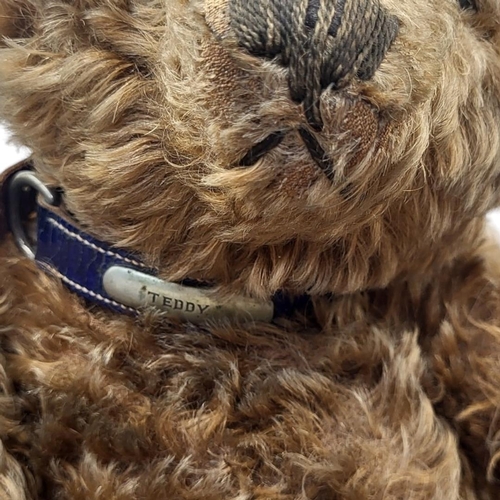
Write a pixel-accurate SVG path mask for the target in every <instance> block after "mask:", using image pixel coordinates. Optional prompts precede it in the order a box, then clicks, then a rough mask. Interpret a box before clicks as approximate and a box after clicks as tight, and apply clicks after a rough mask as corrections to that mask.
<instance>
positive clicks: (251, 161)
mask: <svg viewBox="0 0 500 500" xmlns="http://www.w3.org/2000/svg"><path fill="white" fill-rule="evenodd" d="M298 132H299V134H300V137H301V138H302V140H303V141H304V144H305V146H306V147H307V149H308V150H309V153H310V154H311V157H312V159H313V160H314V162H315V163H316V164H317V165H318V166H319V168H321V170H322V171H323V173H324V174H325V175H326V176H327V177H328V179H329V180H330V181H332V182H333V180H334V177H335V172H334V167H333V162H332V160H331V159H330V158H329V157H328V154H327V153H326V151H325V150H324V149H323V148H322V146H321V145H320V143H319V142H318V140H317V139H316V137H314V135H313V134H312V133H311V132H309V130H307V129H306V128H305V127H299V129H298ZM285 136H286V132H283V131H278V132H274V133H272V134H271V135H269V136H267V137H266V138H265V139H264V140H263V141H261V142H259V143H257V144H256V145H255V146H253V147H252V149H250V151H249V152H248V153H247V154H246V155H245V156H244V157H243V158H242V159H241V160H240V162H239V166H240V167H251V166H252V165H255V164H256V163H257V161H259V160H260V159H261V158H263V157H264V156H265V155H266V154H267V153H269V152H270V151H271V150H273V149H274V148H276V147H278V146H279V145H280V144H281V143H282V142H283V139H284V138H285Z"/></svg>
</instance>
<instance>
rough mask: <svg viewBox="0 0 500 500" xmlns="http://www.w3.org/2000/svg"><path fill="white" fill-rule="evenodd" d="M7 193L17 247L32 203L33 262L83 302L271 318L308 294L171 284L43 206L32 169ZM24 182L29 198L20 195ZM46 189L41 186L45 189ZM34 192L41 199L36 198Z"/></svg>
mask: <svg viewBox="0 0 500 500" xmlns="http://www.w3.org/2000/svg"><path fill="white" fill-rule="evenodd" d="M12 178H13V182H11V185H12V186H13V188H12V189H9V190H8V191H9V193H10V196H9V198H8V201H7V204H8V207H7V208H8V212H9V217H8V219H9V222H10V223H11V224H10V226H11V230H12V232H13V233H14V237H15V239H16V241H17V242H18V243H21V244H20V246H21V247H23V246H24V247H27V249H28V252H25V253H28V255H29V254H30V248H29V245H28V244H27V243H26V241H24V240H26V239H27V238H26V236H25V234H24V229H23V228H22V227H21V226H22V220H21V211H22V208H23V209H24V211H25V212H27V210H26V205H27V204H30V203H31V204H32V205H33V206H32V207H31V209H35V207H36V212H37V232H36V239H37V241H36V245H35V247H36V250H33V255H32V257H34V260H35V261H36V262H37V264H38V265H39V266H40V267H41V268H43V269H44V270H46V271H47V272H49V273H50V274H52V275H54V276H56V277H57V278H59V279H60V280H61V281H62V282H63V283H64V284H65V285H66V287H68V288H69V289H70V290H72V291H73V292H75V293H76V294H78V295H79V296H81V297H83V298H84V299H85V300H86V301H88V302H90V303H94V304H98V305H100V306H103V307H105V308H107V309H111V310H112V311H115V312H118V313H125V314H131V315H138V314H140V313H141V312H143V311H144V310H147V309H148V308H150V307H152V308H156V309H161V310H162V311H163V312H164V314H165V315H166V316H167V317H175V318H179V319H181V320H186V321H191V322H198V323H199V322H204V321H210V320H218V319H223V320H224V319H235V320H240V321H241V320H243V321H245V320H251V321H268V322H269V321H273V320H275V319H277V318H279V317H288V316H291V315H292V314H293V313H294V312H295V311H296V310H297V309H299V310H301V311H305V309H306V306H307V303H308V302H309V297H308V296H300V297H297V298H289V297H287V296H286V295H285V294H283V293H278V294H276V295H275V296H274V297H272V299H270V300H269V301H256V300H253V299H251V298H248V297H232V298H228V299H219V298H217V295H216V293H214V291H213V290H211V289H209V288H208V287H206V286H204V285H203V284H200V283H197V282H193V281H185V282H182V283H170V282H166V281H164V280H162V279H160V278H158V276H157V275H158V273H157V270H155V269H151V268H149V267H147V266H145V265H144V264H143V263H142V262H141V261H140V259H139V258H137V257H136V256H135V255H132V254H131V253H129V252H127V251H124V250H121V249H117V248H114V247H112V246H110V245H109V244H107V243H104V242H102V241H99V240H98V239H96V238H94V237H92V236H90V235H89V234H88V233H86V232H85V231H83V230H82V229H81V228H80V227H79V226H78V224H77V223H75V222H74V221H73V220H72V218H70V217H68V216H66V215H65V214H64V213H63V212H62V211H60V210H59V209H57V208H55V207H51V206H48V205H47V201H50V202H51V203H53V204H54V200H55V198H54V197H51V196H50V193H46V192H45V191H44V190H43V189H44V186H43V185H42V184H41V183H40V181H38V179H37V178H36V175H35V174H33V173H32V172H26V171H24V172H21V173H16V174H14V175H13V176H12ZM27 186H29V188H30V189H31V192H32V196H31V198H30V199H31V202H30V203H27V200H26V199H25V200H22V201H21V199H20V198H19V196H20V195H19V193H21V191H23V192H25V191H26V187H27ZM45 189H46V188H45ZM36 192H38V194H40V193H41V194H42V198H44V200H45V203H37V202H36Z"/></svg>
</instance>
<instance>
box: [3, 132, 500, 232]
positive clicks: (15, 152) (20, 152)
mask: <svg viewBox="0 0 500 500" xmlns="http://www.w3.org/2000/svg"><path fill="white" fill-rule="evenodd" d="M9 137H10V136H9V133H8V131H7V130H6V129H5V127H3V126H2V125H0V172H2V171H3V170H5V169H6V168H7V167H10V166H11V165H14V163H17V162H18V161H20V160H22V159H23V158H26V157H27V156H28V155H29V151H27V150H26V149H24V148H18V147H16V146H15V145H14V144H12V143H10V142H9ZM488 220H489V222H490V224H491V225H492V226H493V227H494V228H495V229H496V230H497V231H498V234H499V241H500V209H497V210H495V211H493V212H491V213H490V214H489V215H488Z"/></svg>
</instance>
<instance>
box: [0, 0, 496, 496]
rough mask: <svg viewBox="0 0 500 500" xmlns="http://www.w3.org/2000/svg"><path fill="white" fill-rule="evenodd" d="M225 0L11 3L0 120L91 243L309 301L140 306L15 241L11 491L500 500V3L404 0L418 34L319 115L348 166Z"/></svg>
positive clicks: (0, 483)
mask: <svg viewBox="0 0 500 500" xmlns="http://www.w3.org/2000/svg"><path fill="white" fill-rule="evenodd" d="M373 1H375V0H373ZM230 3H231V2H230V0H207V1H206V2H203V1H201V0H51V1H47V0H1V3H0V31H1V32H2V33H3V34H4V37H3V39H2V42H1V44H2V45H1V48H0V115H1V116H2V117H3V118H4V119H5V120H8V122H9V123H10V126H11V129H12V131H13V132H14V133H15V135H16V137H17V138H18V140H19V141H20V142H21V143H22V144H24V145H26V146H28V147H30V148H31V149H32V150H33V153H34V161H35V165H36V167H37V170H38V171H39V172H40V174H41V175H42V176H43V178H44V179H45V181H46V182H47V183H48V184H50V185H53V186H57V187H61V188H63V189H64V198H65V203H66V205H67V207H68V209H69V210H70V211H71V213H73V214H74V216H75V218H77V219H78V221H79V222H80V223H81V224H82V225H84V226H85V227H86V228H87V229H88V231H89V232H90V233H92V234H93V235H95V236H97V237H99V238H101V239H103V240H105V241H108V242H110V243H112V244H115V245H119V246H121V247H124V248H127V249H129V250H131V251H134V252H136V253H138V254H139V255H140V256H141V257H142V258H143V259H144V261H145V262H147V263H148V264H151V265H153V266H156V267H158V268H159V269H160V272H161V275H162V276H163V277H165V278H168V279H171V280H178V279H182V278H186V277H189V278H191V279H202V280H205V281H210V282H213V283H214V284H216V285H217V286H218V288H219V293H221V294H232V293H235V292H237V293H245V294H248V295H251V296H254V297H269V295H270V294H272V293H274V292H276V291H277V290H284V291H286V292H287V293H289V294H302V293H306V292H307V293H309V294H310V295H311V304H310V307H309V308H308V309H307V310H305V311H296V314H295V315H294V316H293V317H292V318H289V319H287V320H281V321H279V322H278V323H276V324H269V325H268V324H250V325H249V324H246V325H237V324H227V323H219V324H207V325H204V326H201V327H195V326H192V325H187V324H182V323H176V322H171V321H168V320H167V319H166V318H164V317H163V316H162V315H161V314H160V313H154V312H151V311H150V312H146V313H145V314H144V315H143V316H141V318H140V319H138V320H134V319H131V318H126V317H120V316H117V315H114V314H111V313H109V312H106V311H103V310H100V309H98V308H96V307H92V306H89V305H88V304H85V303H83V302H81V301H80V300H78V299H77V298H76V297H75V296H73V295H72V294H71V293H70V292H68V290H66V289H65V288H64V287H63V286H62V285H61V284H60V283H59V282H58V281H57V280H56V279H54V278H52V277H50V276H47V275H45V274H44V273H43V272H41V271H40V270H39V269H37V268H36V267H35V266H34V265H33V264H31V263H30V262H28V261H27V260H26V259H23V258H21V257H20V256H19V254H18V252H17V250H16V249H15V247H14V245H13V243H12V241H10V239H8V238H7V239H6V240H5V241H3V242H2V244H1V246H0V350H1V353H2V354H1V357H0V365H1V369H0V381H1V385H0V389H1V401H0V438H1V440H2V444H1V447H0V496H2V497H3V498H8V499H13V500H35V499H55V500H59V499H102V500H108V499H131V500H132V499H202V498H203V499H214V500H215V499H221V498H224V499H234V500H236V499H238V500H244V499H248V500H250V499H253V500H257V499H262V500H264V499H271V500H282V499H283V500H284V499H302V500H306V499H315V500H327V499H329V500H330V499H331V500H334V499H335V500H337V499H342V500H344V499H345V500H364V499H366V500H368V499H370V500H378V499H384V500H393V499H394V500H396V499H411V500H414V499H415V500H416V499H422V500H424V499H425V500H431V499H435V500H443V499H444V500H483V499H492V500H493V499H496V498H499V496H500V486H499V483H498V481H499V480H500V468H499V467H500V466H499V460H500V420H499V417H498V408H499V405H500V370H499V365H500V259H499V257H498V249H497V248H496V247H494V246H493V244H490V243H489V239H488V236H487V235H486V234H485V233H484V220H483V219H484V214H485V213H486V211H487V210H489V209H490V208H492V207H494V206H496V205H497V204H498V197H499V193H500V189H499V188H500V186H499V180H500V177H499V176H500V130H499V124H500V4H498V2H497V1H496V0H480V1H478V2H477V3H478V11H477V12H475V11H474V10H472V9H471V10H468V11H464V10H463V9H461V8H460V6H459V2H458V1H456V2H455V0H420V1H419V2H417V4H418V5H416V2H414V1H411V0H381V2H380V3H381V4H382V6H383V7H384V9H386V10H387V11H388V12H389V13H390V14H391V15H393V16H395V17H396V18H397V19H398V22H399V34H398V37H397V38H396V40H395V42H394V43H393V44H392V46H391V48H390V50H389V52H388V53H387V56H386V57H385V59H384V61H383V62H382V65H381V66H380V68H379V69H378V71H377V72H376V73H375V76H374V77H373V78H372V79H370V80H368V81H361V80H356V79H355V80H353V81H352V82H350V83H349V84H348V85H347V86H345V87H343V88H342V89H339V90H333V89H331V88H330V89H327V90H326V91H325V92H324V93H323V94H322V96H321V102H320V110H321V115H322V118H323V129H322V130H321V131H310V133H311V134H313V135H314V137H315V141H316V142H317V143H318V144H319V145H320V147H321V148H322V150H323V151H324V152H325V154H326V156H327V157H328V159H329V161H331V162H332V164H333V165H334V169H335V176H334V177H333V180H331V179H329V178H328V177H327V176H325V175H323V173H322V171H321V169H319V168H318V165H317V164H316V163H315V161H314V159H313V158H312V157H311V154H310V152H309V151H308V148H307V147H306V145H305V143H304V137H303V136H301V133H300V130H301V128H302V127H307V121H306V119H305V113H304V109H303V107H302V106H300V105H299V104H297V103H295V102H293V101H292V100H291V99H290V90H289V87H288V72H287V69H286V68H284V67H282V66H281V65H280V64H279V61H277V60H266V59H263V58H259V57H256V56H252V55H250V54H248V53H246V52H245V51H244V50H243V49H241V48H239V47H238V44H237V43H236V40H235V37H234V34H233V33H232V30H231V26H230V23H229V17H228V14H227V9H228V8H230ZM233 22H234V20H233ZM277 131H279V132H282V133H283V134H284V139H283V141H282V142H281V143H280V144H279V145H278V146H277V147H275V148H274V149H273V150H272V151H270V152H269V153H268V154H266V155H265V156H263V157H262V158H261V159H259V160H258V161H257V162H256V163H255V164H254V165H252V166H249V167H248V166H245V167H242V166H239V163H240V161H241V159H242V158H244V157H245V155H246V154H247V153H248V151H249V150H251V149H252V148H253V147H254V146H255V145H256V144H258V143H260V142H261V141H263V140H265V139H266V138H267V137H269V136H270V135H271V134H273V133H276V132H277Z"/></svg>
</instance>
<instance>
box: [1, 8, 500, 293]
mask: <svg viewBox="0 0 500 500" xmlns="http://www.w3.org/2000/svg"><path fill="white" fill-rule="evenodd" d="M2 18H3V19H4V20H7V21H8V22H1V21H0V22H1V24H0V29H1V30H2V31H3V32H4V34H5V38H4V40H3V42H2V43H3V48H2V49H1V51H0V96H1V97H0V101H1V106H0V107H1V116H2V117H3V118H4V119H5V120H7V121H8V122H9V124H10V127H11V130H12V131H13V132H14V134H15V136H16V137H17V138H18V140H19V141H20V142H21V143H23V144H24V145H26V146H28V147H29V148H31V150H32V151H33V158H34V163H35V166H36V168H37V170H38V171H39V172H40V175H41V176H42V178H43V179H44V180H45V181H46V182H47V183H48V184H49V185H51V186H56V187H59V188H61V189H62V190H63V191H64V201H65V204H66V206H67V208H68V210H69V211H70V212H71V213H72V214H73V216H74V217H75V219H76V220H78V221H79V222H80V224H81V225H82V226H84V227H85V228H86V229H87V231H88V232H89V233H91V234H93V235H95V236H96V237H98V238H100V239H102V240H104V241H106V242H109V243H111V244H113V245H117V246H120V247H122V248H125V249H128V250H130V251H133V252H136V253H137V254H138V255H140V256H141V257H142V258H143V259H144V261H145V262H146V263H147V264H149V265H151V266H155V267H157V268H158V269H159V270H160V273H161V275H162V276H163V277H165V278H168V279H171V280H178V279H182V278H186V277H189V278H192V279H201V280H204V281H209V282H214V283H217V284H219V285H220V286H222V287H228V288H229V289H238V290H240V291H244V292H245V293H248V294H251V295H254V296H258V297H265V296H268V295H269V294H272V293H274V292H276V291H277V290H286V291H289V292H291V293H297V294H300V293H306V292H307V293H310V294H313V295H314V294H324V293H345V292H352V291H356V290H361V289H367V288H373V287H383V286H386V285H387V284H388V283H389V282H390V281H391V280H394V279H396V278H398V277H403V278H404V277H407V276H411V275H412V274H415V273H423V272H426V270H428V269H430V268H431V266H432V265H436V263H439V262H441V261H444V260H447V259H449V258H451V257H453V255H454V254H456V253H457V252H459V251H460V248H462V247H463V246H464V245H467V242H469V241H471V240H472V239H473V238H476V237H477V234H478V232H479V230H480V226H481V224H482V217H483V216H484V214H485V213H486V212H487V211H488V210H489V209H491V208H492V207H494V206H495V205H496V204H497V202H498V193H499V191H500V189H499V187H500V186H499V181H500V3H498V1H497V0H477V1H476V0H420V1H419V2H415V1H412V0H206V1H202V0H168V1H167V0H72V1H69V0H51V1H50V2H47V0H3V1H2V5H1V6H0V20H1V19H2Z"/></svg>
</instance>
